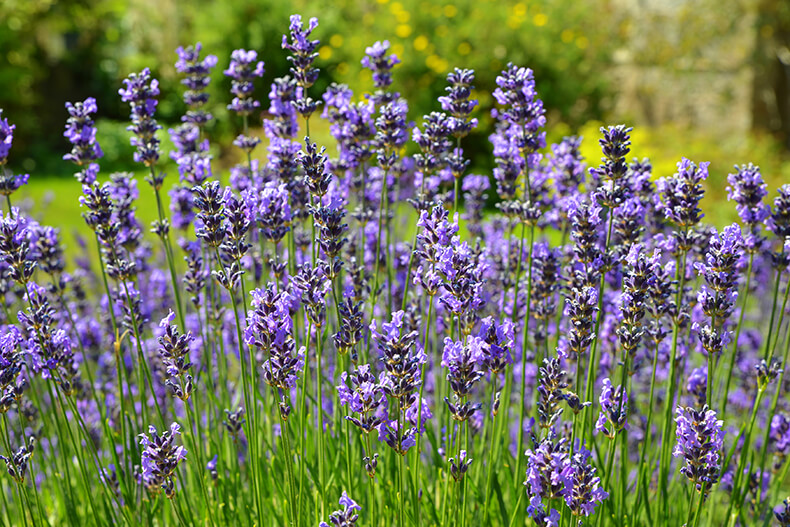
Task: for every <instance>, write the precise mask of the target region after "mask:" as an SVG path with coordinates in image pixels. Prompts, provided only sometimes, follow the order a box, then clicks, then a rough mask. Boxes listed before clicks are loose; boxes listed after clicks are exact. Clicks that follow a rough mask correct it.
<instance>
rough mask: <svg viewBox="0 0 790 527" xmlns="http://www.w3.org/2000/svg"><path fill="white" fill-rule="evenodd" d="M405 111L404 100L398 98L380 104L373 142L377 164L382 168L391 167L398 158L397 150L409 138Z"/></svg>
mask: <svg viewBox="0 0 790 527" xmlns="http://www.w3.org/2000/svg"><path fill="white" fill-rule="evenodd" d="M407 111H408V105H407V104H406V101H404V100H403V99H398V100H397V101H394V102H391V103H387V104H385V105H384V106H382V107H381V110H380V114H379V116H378V117H377V118H376V137H375V138H374V140H373V144H374V145H375V147H376V153H377V155H378V161H379V165H380V166H381V168H383V169H384V170H389V169H391V168H392V167H393V165H394V164H395V161H396V160H397V159H398V153H397V150H398V149H399V148H400V147H401V146H403V145H404V144H406V141H408V139H409V133H408V130H407V129H408V123H407V122H406V112H407Z"/></svg>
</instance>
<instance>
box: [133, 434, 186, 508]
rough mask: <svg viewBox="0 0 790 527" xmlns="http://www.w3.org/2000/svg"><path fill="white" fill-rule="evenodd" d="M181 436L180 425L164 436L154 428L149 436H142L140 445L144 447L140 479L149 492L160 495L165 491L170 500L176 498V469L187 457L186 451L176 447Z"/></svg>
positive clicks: (181, 447) (178, 446)
mask: <svg viewBox="0 0 790 527" xmlns="http://www.w3.org/2000/svg"><path fill="white" fill-rule="evenodd" d="M180 435H181V427H180V426H179V425H178V423H172V424H171V425H170V429H169V430H167V431H165V432H163V433H162V435H159V433H158V432H157V430H156V427H154V426H150V427H148V433H147V434H140V445H141V446H142V447H143V452H142V473H141V475H140V478H141V483H142V484H143V485H144V486H145V488H146V489H147V490H148V492H150V493H152V494H158V493H159V492H160V491H164V493H165V496H167V497H168V498H170V499H173V498H174V497H175V494H176V484H175V477H176V474H175V473H176V469H177V468H178V465H179V464H180V463H181V462H182V461H184V460H185V459H186V457H187V451H186V449H185V448H184V447H183V446H180V445H176V438H178V436H180Z"/></svg>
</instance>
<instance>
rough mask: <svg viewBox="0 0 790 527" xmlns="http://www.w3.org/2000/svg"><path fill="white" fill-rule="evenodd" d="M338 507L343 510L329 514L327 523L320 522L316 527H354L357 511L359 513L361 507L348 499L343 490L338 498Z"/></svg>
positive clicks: (357, 515)
mask: <svg viewBox="0 0 790 527" xmlns="http://www.w3.org/2000/svg"><path fill="white" fill-rule="evenodd" d="M340 505H342V506H343V510H342V511H335V512H333V513H332V514H330V515H329V523H326V522H321V523H319V524H318V527H354V526H355V525H356V524H357V520H358V519H359V514H357V511H361V510H362V507H360V506H359V505H358V504H357V502H356V501H354V500H352V499H351V498H349V497H348V494H346V491H345V490H344V491H343V494H342V495H341V496H340Z"/></svg>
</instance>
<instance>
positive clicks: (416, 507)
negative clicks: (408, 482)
mask: <svg viewBox="0 0 790 527" xmlns="http://www.w3.org/2000/svg"><path fill="white" fill-rule="evenodd" d="M432 316H433V295H431V296H430V298H429V300H428V318H427V320H426V321H425V331H424V333H423V341H422V351H423V353H425V354H426V356H427V355H428V351H427V350H428V328H430V327H431V318H432ZM426 363H427V359H426ZM425 369H426V364H423V365H422V372H420V395H419V399H418V400H417V449H416V452H415V454H414V514H415V521H416V524H417V525H420V500H419V499H418V497H417V493H418V486H419V478H420V467H421V466H422V464H421V463H420V456H421V454H422V394H423V389H424V388H425ZM368 455H370V454H368Z"/></svg>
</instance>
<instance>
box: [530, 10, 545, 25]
mask: <svg viewBox="0 0 790 527" xmlns="http://www.w3.org/2000/svg"><path fill="white" fill-rule="evenodd" d="M548 21H549V17H547V16H546V15H544V14H543V13H538V14H537V15H535V16H534V17H533V18H532V23H533V24H535V25H536V26H538V27H543V26H545V25H546V22H548Z"/></svg>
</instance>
